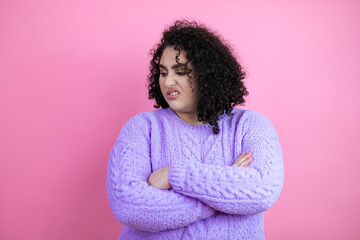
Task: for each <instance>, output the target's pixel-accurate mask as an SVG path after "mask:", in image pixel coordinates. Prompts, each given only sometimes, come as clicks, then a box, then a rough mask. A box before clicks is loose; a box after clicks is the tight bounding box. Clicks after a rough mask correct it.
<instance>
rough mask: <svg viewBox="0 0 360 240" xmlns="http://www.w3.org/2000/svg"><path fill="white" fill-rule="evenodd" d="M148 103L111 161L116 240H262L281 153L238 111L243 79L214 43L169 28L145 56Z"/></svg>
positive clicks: (263, 125) (260, 124) (186, 27)
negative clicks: (150, 103) (151, 105)
mask: <svg viewBox="0 0 360 240" xmlns="http://www.w3.org/2000/svg"><path fill="white" fill-rule="evenodd" d="M151 53H152V56H153V58H152V60H151V66H150V74H149V76H148V80H149V99H155V101H156V105H154V107H155V108H160V109H157V110H153V111H149V112H143V113H139V114H137V115H135V116H134V117H132V118H131V119H130V120H129V121H128V122H127V123H126V124H125V125H124V126H123V128H122V130H121V132H120V134H119V137H118V139H117V141H116V143H115V145H114V147H113V149H112V151H111V153H110V156H109V160H108V170H107V193H108V199H109V203H110V207H111V210H112V212H113V213H114V215H115V217H116V218H117V220H118V221H119V222H121V223H122V224H123V228H122V233H121V235H120V237H119V239H131V240H136V239H141V240H144V239H156V240H159V239H167V240H168V239H265V237H264V211H265V210H267V209H269V208H270V207H271V206H272V205H273V204H274V203H275V202H276V200H277V199H278V197H279V195H280V192H281V190H282V187H283V180H284V167H283V158H282V150H281V146H280V143H279V139H278V136H277V134H276V131H275V129H274V127H273V125H272V124H271V123H270V121H269V120H268V119H267V118H266V117H264V116H263V115H261V114H259V113H257V112H255V111H251V110H242V109H235V108H233V107H234V106H235V105H238V104H243V103H244V102H245V100H244V96H246V95H247V94H248V92H247V90H246V87H245V86H244V83H243V79H244V77H245V74H244V72H243V69H242V67H241V66H240V65H239V63H238V62H237V60H236V58H235V57H234V56H233V54H232V52H231V50H230V48H229V47H228V46H227V45H226V44H225V43H224V41H222V38H221V37H220V36H218V35H217V34H216V33H214V32H212V31H210V30H209V29H208V28H206V27H205V26H203V25H199V24H197V23H196V22H188V21H176V22H175V24H174V25H173V26H171V27H170V28H168V29H166V30H165V31H164V32H163V37H162V39H161V42H160V43H159V44H158V45H157V46H156V48H155V49H153V50H152V51H151Z"/></svg>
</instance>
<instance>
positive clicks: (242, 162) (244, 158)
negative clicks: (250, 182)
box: [231, 152, 253, 167]
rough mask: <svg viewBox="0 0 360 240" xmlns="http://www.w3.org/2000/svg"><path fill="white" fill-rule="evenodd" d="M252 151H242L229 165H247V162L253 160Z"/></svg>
mask: <svg viewBox="0 0 360 240" xmlns="http://www.w3.org/2000/svg"><path fill="white" fill-rule="evenodd" d="M251 155H252V153H251V152H249V153H246V154H245V153H244V152H243V153H242V154H241V155H240V157H238V159H236V161H235V162H234V163H233V165H231V166H232V167H247V166H249V163H250V162H251V161H252V160H253V158H252V156H251Z"/></svg>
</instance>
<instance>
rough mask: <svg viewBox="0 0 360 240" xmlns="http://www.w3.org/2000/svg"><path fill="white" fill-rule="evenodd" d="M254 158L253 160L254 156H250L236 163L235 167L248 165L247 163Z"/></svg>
mask: <svg viewBox="0 0 360 240" xmlns="http://www.w3.org/2000/svg"><path fill="white" fill-rule="evenodd" d="M252 160H253V158H252V157H248V158H246V159H244V160H242V161H239V162H236V163H234V164H233V167H242V166H244V165H246V164H247V163H249V162H251V161H252Z"/></svg>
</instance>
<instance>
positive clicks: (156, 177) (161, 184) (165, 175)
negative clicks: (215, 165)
mask: <svg viewBox="0 0 360 240" xmlns="http://www.w3.org/2000/svg"><path fill="white" fill-rule="evenodd" d="M169 169H170V166H167V167H162V168H159V169H158V170H156V171H155V172H153V173H151V175H150V177H149V178H148V180H147V182H148V184H149V185H151V186H153V187H155V188H158V189H161V190H166V189H170V188H171V185H170V183H169Z"/></svg>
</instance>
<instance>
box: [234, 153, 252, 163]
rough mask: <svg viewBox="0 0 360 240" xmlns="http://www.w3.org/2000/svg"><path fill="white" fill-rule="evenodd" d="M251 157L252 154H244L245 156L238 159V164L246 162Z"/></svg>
mask: <svg viewBox="0 0 360 240" xmlns="http://www.w3.org/2000/svg"><path fill="white" fill-rule="evenodd" d="M249 157H251V153H246V154H244V155H243V156H240V157H239V158H238V159H237V162H243V161H246V160H247V159H248V158H249Z"/></svg>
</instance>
